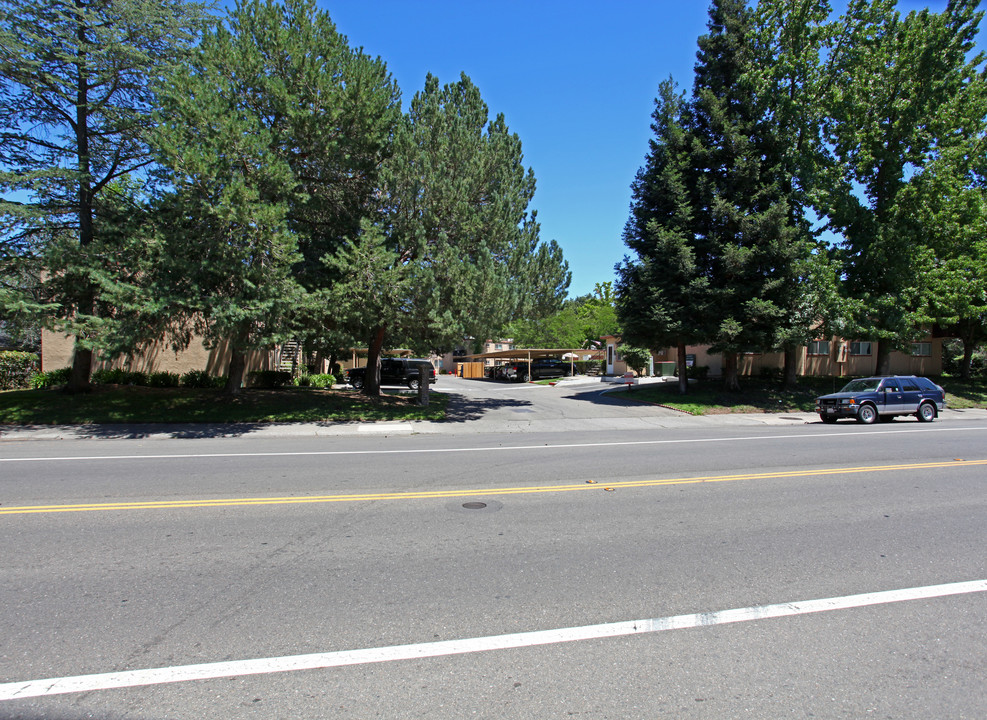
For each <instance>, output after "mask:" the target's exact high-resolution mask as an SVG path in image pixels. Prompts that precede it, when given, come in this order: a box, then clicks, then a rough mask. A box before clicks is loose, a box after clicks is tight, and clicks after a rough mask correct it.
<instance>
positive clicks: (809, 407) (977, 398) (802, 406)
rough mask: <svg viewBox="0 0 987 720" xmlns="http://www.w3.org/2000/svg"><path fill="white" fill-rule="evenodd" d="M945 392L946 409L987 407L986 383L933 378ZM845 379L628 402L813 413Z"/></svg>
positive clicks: (665, 388)
mask: <svg viewBox="0 0 987 720" xmlns="http://www.w3.org/2000/svg"><path fill="white" fill-rule="evenodd" d="M934 380H935V381H936V382H938V383H939V384H940V385H942V386H943V387H944V388H945V389H946V401H947V405H948V406H949V407H952V408H984V407H987V379H977V380H972V381H963V380H960V379H959V378H950V377H945V378H934ZM847 381H848V378H818V377H803V378H800V379H799V385H798V387H797V388H795V389H793V390H785V389H784V388H782V387H781V384H780V382H779V381H777V380H762V379H760V378H741V380H740V388H741V389H740V392H736V393H731V392H726V391H725V390H724V389H723V382H722V380H719V379H716V380H703V381H699V382H696V383H690V385H689V392H688V393H687V394H686V395H679V392H678V383H662V384H659V385H638V386H631V390H630V391H629V392H628V393H626V394H625V395H624V397H626V398H628V399H634V400H639V401H641V402H651V403H658V404H660V405H665V406H667V407H671V408H675V409H676V410H682V411H683V412H688V413H692V414H694V415H716V414H723V413H757V412H766V413H783V412H815V409H816V405H815V400H816V398H817V397H818V396H820V395H825V394H827V393H831V392H836V391H837V390H839V389H840V388H841V387H842V386H843V385H844V384H845V383H846V382H847Z"/></svg>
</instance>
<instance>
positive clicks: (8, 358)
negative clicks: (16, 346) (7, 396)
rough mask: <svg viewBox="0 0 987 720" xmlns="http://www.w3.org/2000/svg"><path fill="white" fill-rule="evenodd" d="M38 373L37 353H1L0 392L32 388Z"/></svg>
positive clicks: (7, 351)
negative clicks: (35, 375)
mask: <svg viewBox="0 0 987 720" xmlns="http://www.w3.org/2000/svg"><path fill="white" fill-rule="evenodd" d="M37 371H38V356H37V354H36V353H29V352H18V351H14V350H5V351H0V390H16V389H18V388H27V387H31V383H32V378H33V376H34V374H35V373H37Z"/></svg>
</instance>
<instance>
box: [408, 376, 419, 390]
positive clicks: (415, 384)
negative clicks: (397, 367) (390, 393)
mask: <svg viewBox="0 0 987 720" xmlns="http://www.w3.org/2000/svg"><path fill="white" fill-rule="evenodd" d="M408 387H409V388H411V389H412V390H417V389H418V378H411V380H409V381H408Z"/></svg>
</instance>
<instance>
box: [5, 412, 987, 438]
mask: <svg viewBox="0 0 987 720" xmlns="http://www.w3.org/2000/svg"><path fill="white" fill-rule="evenodd" d="M963 420H967V421H971V420H972V421H976V420H987V411H985V410H983V409H971V410H950V409H947V410H945V411H943V413H942V414H941V415H940V417H939V418H938V419H937V420H936V423H940V422H946V423H952V422H956V421H963ZM806 424H818V425H820V426H822V423H821V422H820V421H819V416H818V415H816V414H815V413H731V414H723V415H705V416H693V415H687V414H685V413H675V412H674V411H670V414H663V415H653V416H647V417H606V418H595V419H594V418H578V419H565V420H537V419H531V420H528V419H515V420H507V421H504V420H497V421H487V420H484V419H482V418H481V419H477V420H467V421H445V422H425V421H420V422H378V423H240V424H228V425H215V424H194V423H186V424H147V425H141V424H134V425H85V426H71V425H52V426H28V427H6V426H4V427H0V444H2V443H4V442H16V441H30V440H80V439H169V438H184V439H194V438H217V437H244V436H250V437H256V438H258V439H262V438H278V437H345V436H350V437H353V436H356V437H370V436H379V437H385V436H394V435H415V434H423V435H470V434H492V433H506V434H524V433H566V432H583V431H604V430H605V431H611V432H612V431H634V430H663V429H683V428H715V427H752V428H756V427H764V426H775V427H777V426H792V427H800V426H804V425H806ZM906 424H909V425H911V424H913V423H912V422H911V420H910V419H906V418H902V419H899V420H898V421H897V422H896V423H891V424H889V425H886V426H885V427H894V426H895V425H901V426H903V425H906ZM855 426H857V423H854V422H852V421H849V420H844V421H841V422H840V423H839V424H838V425H832V426H827V427H831V428H848V429H849V428H853V427H855Z"/></svg>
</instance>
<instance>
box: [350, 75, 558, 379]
mask: <svg viewBox="0 0 987 720" xmlns="http://www.w3.org/2000/svg"><path fill="white" fill-rule="evenodd" d="M534 190H535V178H534V174H533V173H532V172H531V170H530V169H529V170H526V169H525V168H524V165H523V156H522V153H521V141H520V139H519V138H518V136H517V135H516V134H513V133H511V132H510V131H509V129H508V127H507V123H506V121H505V119H504V117H503V115H499V116H497V117H496V118H494V119H493V120H490V119H489V116H488V110H487V106H486V104H485V103H484V102H483V100H482V98H481V97H480V92H479V90H478V89H477V88H476V86H475V85H473V83H472V82H471V81H470V80H469V78H468V77H466V76H465V75H463V76H462V77H461V78H460V80H459V81H458V82H456V83H453V84H449V85H445V86H440V85H439V81H438V79H437V78H435V77H434V76H431V75H429V76H428V78H427V79H426V81H425V87H424V89H423V90H422V91H421V92H419V93H417V94H416V95H415V97H414V98H413V99H412V101H411V105H410V108H409V110H408V112H407V114H406V116H405V118H404V121H403V122H402V124H401V126H400V128H399V130H398V131H397V133H396V137H395V144H394V153H393V156H392V157H391V158H390V159H389V160H388V161H387V162H385V164H384V167H383V170H382V175H381V192H380V203H381V208H382V212H383V216H382V219H381V221H380V228H379V233H380V235H379V236H377V235H372V236H371V237H370V238H369V239H359V240H357V241H356V246H361V245H362V246H363V247H365V248H368V252H371V254H372V255H373V256H374V257H375V258H378V259H380V260H382V261H383V263H382V264H381V265H379V266H378V267H379V269H380V271H381V273H383V271H384V270H385V268H386V264H387V263H386V259H387V258H390V259H391V260H393V262H394V268H393V269H394V272H393V273H386V274H382V275H380V276H379V277H386V278H388V280H387V281H386V282H384V284H383V287H387V288H394V287H395V286H394V285H393V284H392V283H391V279H393V278H395V277H396V276H397V275H398V274H400V286H401V289H402V290H403V292H402V293H401V294H400V295H397V296H391V297H383V298H379V299H378V298H369V297H368V298H367V301H366V305H367V306H368V307H360V306H354V305H353V304H352V303H348V304H345V305H344V304H343V303H342V302H336V303H334V305H335V306H336V308H337V310H338V311H339V312H342V313H344V314H348V317H347V318H346V322H347V323H351V324H356V325H363V326H364V328H365V333H364V337H367V339H368V361H367V364H368V367H372V368H377V367H378V364H379V357H380V351H381V349H382V348H383V346H384V341H385V338H388V339H389V340H390V341H391V343H392V344H398V345H402V346H405V347H412V348H419V349H423V348H434V347H439V346H442V345H443V344H455V343H461V342H462V341H463V339H464V338H470V337H474V338H475V337H486V336H488V335H490V334H493V333H494V331H497V330H499V329H501V328H502V327H503V326H504V325H505V324H506V323H507V322H508V321H509V320H511V319H512V318H514V317H517V316H518V315H522V314H524V313H526V312H529V311H536V310H537V311H544V310H545V309H548V308H551V309H554V307H557V306H558V303H560V302H561V299H562V297H564V294H565V290H566V288H567V287H568V283H569V272H568V268H567V265H566V263H565V261H564V260H563V259H562V253H561V250H560V249H559V247H558V246H557V245H556V244H555V243H554V242H550V243H547V244H545V243H540V242H539V238H538V223H537V221H536V219H535V217H534V215H533V214H532V213H529V211H528V205H529V203H530V201H531V198H532V196H533V194H534ZM365 230H366V229H365ZM364 235H366V232H365V233H364ZM379 238H386V242H384V243H383V244H381V243H380V242H379ZM387 253H389V255H388V254H387ZM398 266H400V267H401V270H400V273H397V267H398ZM359 274H360V269H359V268H354V269H353V271H352V273H351V274H350V276H349V278H348V279H347V278H344V285H343V287H349V286H351V283H354V282H356V283H359V282H362V281H360V280H359V279H358V276H359ZM374 282H376V281H374ZM373 284H374V283H371V285H373ZM553 306H554V307H553ZM369 308H373V310H372V311H371V310H370V309H369ZM378 375H379V372H371V373H368V375H367V382H366V384H365V385H364V392H366V393H368V394H371V395H376V394H378V393H379V384H378V382H377V378H378Z"/></svg>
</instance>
